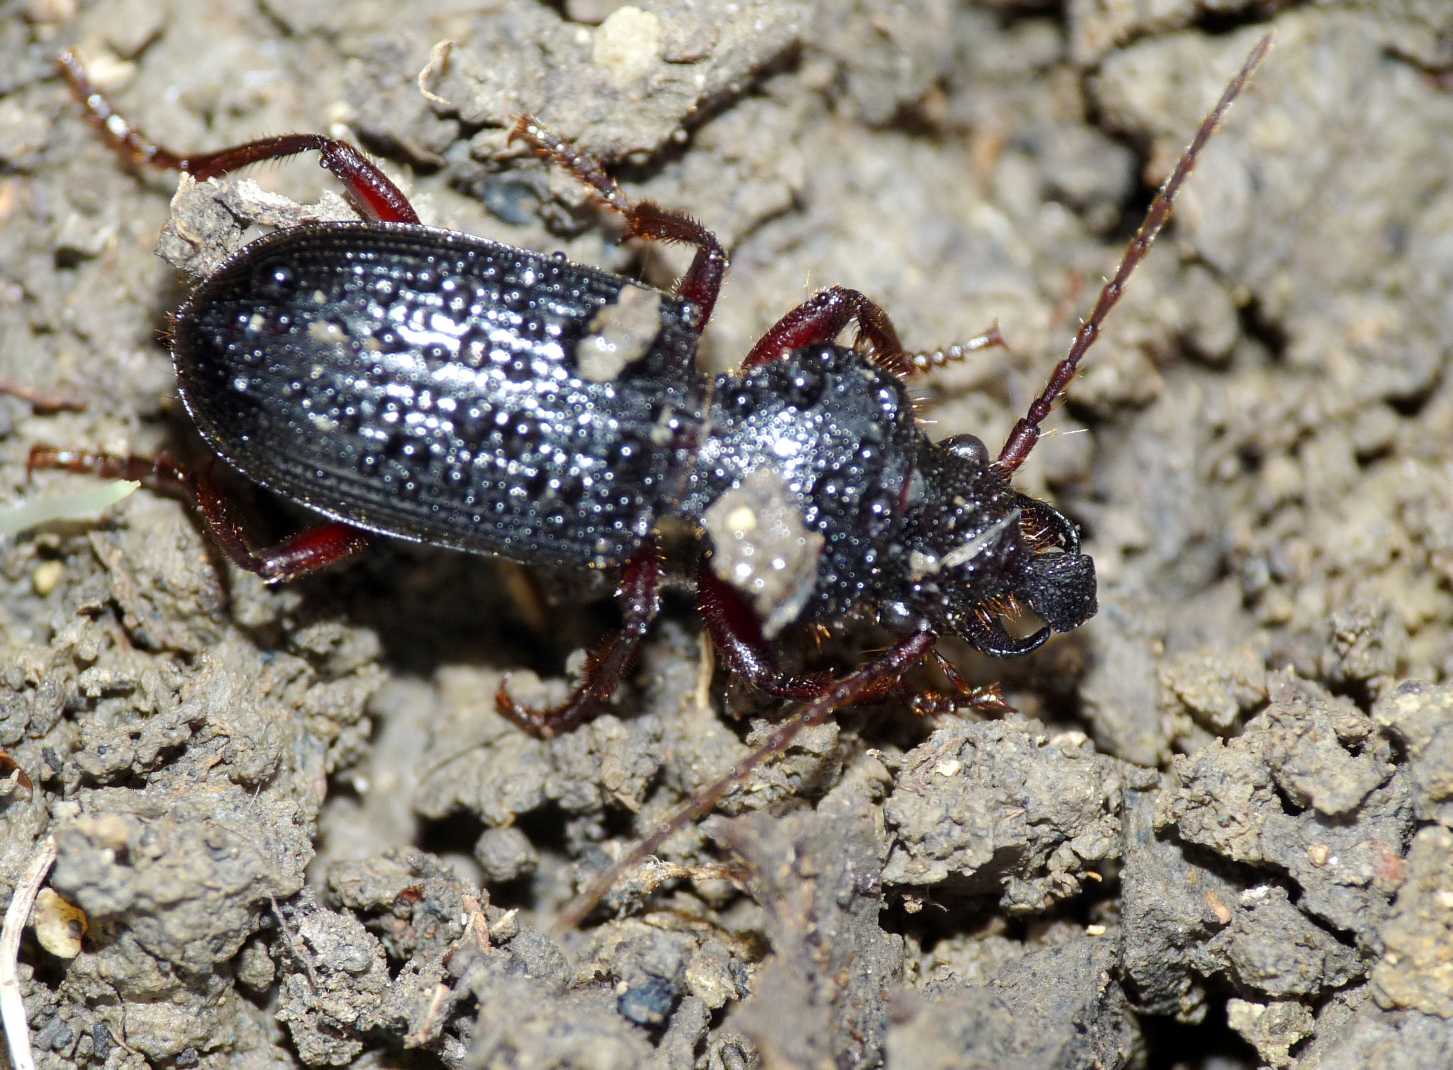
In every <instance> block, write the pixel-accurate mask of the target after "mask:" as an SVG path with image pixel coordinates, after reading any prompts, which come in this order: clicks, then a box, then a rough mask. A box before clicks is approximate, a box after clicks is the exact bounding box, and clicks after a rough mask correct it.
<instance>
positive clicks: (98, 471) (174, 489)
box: [25, 446, 368, 583]
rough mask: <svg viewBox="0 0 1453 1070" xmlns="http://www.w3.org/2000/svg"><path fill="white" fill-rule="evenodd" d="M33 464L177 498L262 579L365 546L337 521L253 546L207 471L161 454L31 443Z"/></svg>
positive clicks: (282, 577) (304, 570) (280, 577)
mask: <svg viewBox="0 0 1453 1070" xmlns="http://www.w3.org/2000/svg"><path fill="white" fill-rule="evenodd" d="M37 468H53V469H60V470H62V471H66V472H81V473H85V474H87V475H94V476H100V477H101V478H103V479H130V480H135V481H136V482H138V483H140V484H142V485H143V486H145V487H148V488H150V489H151V490H155V491H159V492H160V493H163V494H167V495H170V496H172V497H175V498H181V499H182V500H183V501H185V502H187V503H188V504H189V505H191V506H192V508H194V509H195V510H196V511H197V514H198V515H199V516H200V517H201V518H202V523H203V524H204V525H205V526H206V529H207V533H208V534H209V535H210V536H211V537H212V541H213V542H214V543H216V544H217V546H219V547H220V548H221V549H222V552H223V553H224V554H226V555H227V557H228V559H229V560H230V561H232V563H233V564H235V565H236V566H237V567H238V568H241V569H245V570H246V571H248V572H252V573H256V574H257V575H258V576H261V577H262V578H263V579H264V580H266V581H267V582H268V583H286V582H288V581H289V580H295V579H298V578H300V577H302V576H306V575H308V574H309V573H311V572H317V571H319V570H320V569H324V568H327V567H329V566H330V565H335V564H337V563H338V562H340V561H345V560H347V559H348V558H351V557H356V556H357V555H358V554H360V553H362V552H363V551H364V550H365V549H367V547H368V539H367V537H366V536H365V535H364V534H363V532H361V531H359V530H358V529H357V528H352V527H349V526H348V525H347V524H343V523H340V522H338V521H329V522H328V523H325V524H319V525H317V526H315V527H311V528H307V529H305V530H303V531H300V532H298V533H297V534H296V535H293V536H292V537H290V538H288V539H285V540H284V541H283V542H280V543H278V544H276V545H274V546H265V547H259V546H257V545H256V544H254V543H253V541H252V540H251V539H250V538H249V537H248V535H247V531H246V528H245V527H244V526H243V524H242V521H241V518H240V517H239V516H238V515H237V511H236V509H235V508H234V507H233V505H232V503H231V502H230V501H228V499H227V497H226V495H225V494H223V493H222V490H221V488H220V487H218V486H217V484H216V483H215V482H213V480H212V479H211V478H210V477H209V476H208V475H206V474H205V473H201V472H188V471H187V470H186V469H184V468H183V467H182V466H181V465H180V464H178V463H177V462H176V461H175V460H173V459H172V458H171V457H170V456H168V455H167V454H164V453H163V454H160V455H158V456H156V457H143V456H140V455H137V454H116V453H90V452H86V451H82V450H63V449H57V448H56V447H54V446H35V447H33V448H32V449H31V451H30V456H29V458H27V460H26V462H25V470H26V474H27V475H29V474H30V473H32V472H34V471H35V470H36V469H37Z"/></svg>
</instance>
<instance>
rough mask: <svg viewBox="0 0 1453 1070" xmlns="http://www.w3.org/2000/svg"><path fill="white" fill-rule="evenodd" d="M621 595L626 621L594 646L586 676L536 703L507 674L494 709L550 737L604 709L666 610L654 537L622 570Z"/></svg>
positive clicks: (532, 733) (658, 555)
mask: <svg viewBox="0 0 1453 1070" xmlns="http://www.w3.org/2000/svg"><path fill="white" fill-rule="evenodd" d="M616 600H617V601H618V602H619V604H620V607H621V615H622V616H623V617H624V618H625V623H624V626H623V627H622V628H621V630H620V631H618V632H615V633H614V634H612V635H611V636H610V637H609V638H607V639H606V641H605V642H604V643H603V644H602V645H601V647H600V649H598V650H595V651H592V652H591V653H590V655H589V656H588V657H587V659H586V662H585V678H584V679H583V680H582V681H581V682H580V686H579V687H577V688H576V689H575V691H574V692H573V693H572V694H571V696H570V697H569V698H568V699H566V700H565V701H564V702H563V703H561V704H560V705H559V706H551V707H548V708H546V709H536V708H534V707H530V706H521V705H520V704H519V703H517V702H515V700H514V698H513V697H511V695H510V691H509V679H508V678H506V679H505V680H504V681H503V682H502V683H501V684H500V686H499V690H498V691H496V692H495V696H494V704H495V709H496V710H498V711H499V713H500V715H501V716H503V717H507V718H509V719H510V720H511V721H513V722H514V723H515V724H517V725H519V726H520V727H521V728H523V729H524V730H525V731H526V732H529V733H530V734H531V735H532V736H539V737H540V738H542V739H549V738H551V737H553V736H557V735H559V734H560V733H562V732H568V731H570V729H572V728H574V727H575V726H577V725H579V724H583V723H584V722H586V721H588V720H590V719H591V718H592V717H595V716H596V715H597V714H599V713H600V712H601V711H602V709H603V708H604V707H605V706H606V705H607V704H608V703H609V702H610V700H611V696H612V695H614V694H615V690H616V688H617V687H618V686H619V685H620V682H621V676H622V675H623V674H624V673H625V671H626V669H627V668H629V667H630V664H631V659H632V658H634V657H635V654H636V650H637V649H638V648H639V647H640V645H641V640H642V639H644V638H645V637H646V632H647V630H649V628H650V627H651V622H652V621H653V620H655V619H656V614H657V613H658V612H660V610H661V558H660V553H659V551H658V550H657V547H656V543H655V542H654V541H653V540H647V541H646V542H645V543H644V544H643V545H642V546H641V548H640V549H639V550H637V551H636V553H635V555H634V556H633V557H632V558H631V559H630V560H629V561H627V562H626V566H625V568H624V569H622V570H621V583H620V586H619V587H617V588H616Z"/></svg>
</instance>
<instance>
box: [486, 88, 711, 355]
mask: <svg viewBox="0 0 1453 1070" xmlns="http://www.w3.org/2000/svg"><path fill="white" fill-rule="evenodd" d="M515 138H523V139H524V140H525V141H528V142H529V143H530V145H531V146H532V147H533V148H534V149H535V151H536V152H538V153H540V155H542V156H545V157H547V158H548V159H551V160H553V161H554V162H555V163H557V164H559V165H560V166H561V167H563V168H565V169H566V170H567V171H569V172H570V173H571V174H572V175H574V176H575V177H576V178H578V179H580V181H582V182H584V183H585V184H586V185H587V186H589V187H590V188H591V189H592V190H594V191H595V193H596V195H597V196H598V197H599V198H600V199H601V200H602V201H603V202H604V203H605V205H606V207H608V208H611V209H614V210H615V211H617V212H619V213H620V214H621V215H622V216H623V217H624V218H625V221H626V226H627V227H628V228H629V230H630V233H631V236H632V237H636V238H644V239H646V240H647V241H659V242H667V243H675V242H679V243H680V244H682V245H693V246H695V247H696V256H695V257H694V258H693V259H692V261H691V267H689V268H688V269H687V271H686V274H685V275H683V276H682V277H681V281H680V282H678V283H677V284H676V295H677V296H678V297H681V298H684V299H685V300H687V301H690V302H691V303H692V304H694V305H695V306H696V308H697V311H698V313H699V315H698V318H697V321H696V330H697V333H700V332H701V331H702V330H704V329H705V328H706V323H707V321H708V320H709V319H711V310H712V309H713V308H715V307H716V298H717V295H718V294H719V293H720V292H721V284H722V279H723V278H725V276H726V270H727V255H726V252H725V251H724V250H723V249H722V247H721V242H719V241H717V238H716V235H714V234H713V233H712V232H711V231H709V230H707V229H706V228H705V227H704V226H702V225H701V224H700V223H698V222H697V221H696V220H694V219H692V218H691V217H690V216H688V215H686V214H685V213H684V212H676V211H672V210H671V209H669V208H662V207H661V206H660V205H658V204H653V203H651V202H650V201H642V202H641V203H639V204H634V203H632V202H631V200H630V198H628V197H627V196H626V195H625V193H624V192H623V191H622V190H621V188H620V186H619V184H617V182H616V180H615V179H613V178H611V177H610V175H608V174H607V173H606V170H605V166H604V165H603V164H602V163H601V162H600V161H599V160H597V159H596V158H595V157H594V156H591V155H589V154H587V153H584V152H581V151H580V150H579V149H577V148H576V147H575V146H574V145H572V144H571V143H570V142H569V141H567V140H565V138H563V137H561V136H560V135H558V134H556V133H554V132H552V131H551V130H549V129H547V128H546V127H544V126H541V125H540V123H539V121H538V120H537V119H535V118H534V117H533V116H530V115H522V116H520V118H519V120H518V121H517V122H516V123H515V128H514V130H512V131H511V132H510V140H511V141H513V140H514V139H515Z"/></svg>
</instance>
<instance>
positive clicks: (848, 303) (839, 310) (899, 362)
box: [742, 286, 913, 375]
mask: <svg viewBox="0 0 1453 1070" xmlns="http://www.w3.org/2000/svg"><path fill="white" fill-rule="evenodd" d="M853 322H856V323H857V325H858V334H859V335H860V336H861V337H862V338H864V339H866V340H867V342H868V344H869V345H870V346H872V347H873V359H874V360H875V361H877V363H878V364H880V365H882V366H883V367H884V368H886V369H887V370H888V371H890V372H892V373H893V374H894V375H908V374H909V373H910V372H912V371H913V365H912V363H911V362H910V360H909V358H908V355H907V354H906V353H904V352H903V343H901V342H900V341H898V332H897V331H896V330H894V329H893V322H892V320H890V319H889V318H888V313H886V312H884V311H883V310H882V309H881V308H880V307H878V306H877V305H875V304H874V303H873V302H872V301H870V300H868V298H866V297H864V296H863V295H862V294H860V293H859V292H858V291H857V290H849V289H847V288H846V287H843V286H829V287H828V288H827V289H826V290H819V291H818V292H817V293H815V294H813V295H812V296H811V297H809V298H808V299H807V300H806V301H804V302H802V304H800V305H798V306H797V307H796V308H794V309H793V310H792V311H791V312H789V313H787V315H785V316H783V317H782V318H781V319H780V320H778V321H777V322H776V324H774V325H773V326H772V328H771V329H770V330H769V331H768V332H767V333H766V334H764V335H762V337H761V338H760V339H759V340H758V341H757V344H756V345H754V346H753V347H752V351H751V352H750V353H748V354H747V359H746V360H744V361H742V371H743V372H749V371H751V370H752V369H753V368H755V367H757V366H758V365H759V364H769V363H771V362H772V361H774V360H780V359H782V357H783V356H785V355H786V354H788V353H790V352H791V351H792V350H794V349H801V348H802V347H803V346H810V345H817V344H818V343H819V342H831V341H832V340H833V339H834V338H836V337H837V336H838V335H839V334H840V333H841V332H842V329H843V328H844V327H846V326H847V325H848V324H849V323H853Z"/></svg>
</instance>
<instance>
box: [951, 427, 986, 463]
mask: <svg viewBox="0 0 1453 1070" xmlns="http://www.w3.org/2000/svg"><path fill="white" fill-rule="evenodd" d="M939 445H940V446H942V447H943V448H944V449H946V450H948V451H949V452H950V453H952V454H953V455H954V456H955V457H957V458H959V459H960V460H964V461H968V462H969V463H970V464H972V465H974V466H975V467H978V468H984V467H986V466H987V465H988V464H989V448H988V447H987V446H985V445H984V442H983V440H982V439H980V438H979V436H978V435H950V436H949V437H948V438H946V439H944V440H943V441H942V442H940V443H939Z"/></svg>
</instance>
